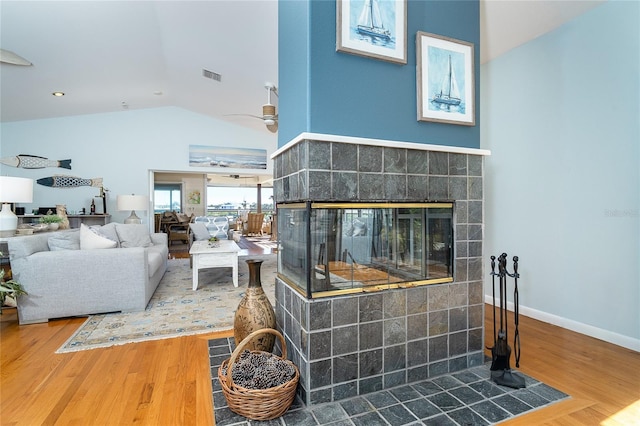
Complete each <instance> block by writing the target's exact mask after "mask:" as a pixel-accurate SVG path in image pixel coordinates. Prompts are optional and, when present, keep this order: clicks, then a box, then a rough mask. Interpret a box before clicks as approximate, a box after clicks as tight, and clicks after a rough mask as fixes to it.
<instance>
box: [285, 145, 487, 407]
mask: <svg viewBox="0 0 640 426" xmlns="http://www.w3.org/2000/svg"><path fill="white" fill-rule="evenodd" d="M483 155H485V152H484V151H481V150H472V149H462V148H450V147H442V146H433V145H421V144H409V143H401V142H392V141H378V140H368V139H356V138H347V137H340V136H327V135H313V134H304V135H303V137H301V138H299V139H296V140H294V141H292V142H291V143H289V144H287V145H286V146H285V147H283V148H281V149H280V150H278V151H277V152H276V153H275V154H274V156H273V158H274V160H275V179H274V197H275V201H276V203H277V206H278V210H277V211H278V215H277V217H278V240H279V245H280V248H279V251H278V256H279V259H278V262H279V269H278V278H277V282H276V318H277V323H278V329H279V330H280V331H281V332H282V334H283V335H284V336H285V339H286V341H287V345H288V352H289V354H290V358H291V359H292V361H293V362H294V363H296V365H298V367H299V368H300V386H299V391H298V392H299V396H300V397H301V399H302V401H303V402H304V403H305V404H307V405H314V404H319V403H325V402H329V401H338V400H342V399H346V398H350V397H353V396H356V395H363V394H367V393H371V392H375V391H379V390H382V389H388V388H392V387H395V386H398V385H401V384H405V383H410V382H415V381H419V380H424V379H427V378H430V377H434V376H437V375H441V374H445V373H451V372H455V371H459V370H462V369H466V368H469V367H473V366H479V365H481V364H482V363H483V360H484V355H483V347H484V345H483V336H484V330H483V325H484V324H483V306H484V305H483V284H482V277H483V262H482V230H483V215H482V212H483V192H482V180H483V176H482V170H483V164H482V158H483Z"/></svg>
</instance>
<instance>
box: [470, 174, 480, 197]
mask: <svg viewBox="0 0 640 426" xmlns="http://www.w3.org/2000/svg"><path fill="white" fill-rule="evenodd" d="M468 185H469V190H468V197H469V199H470V200H482V178H481V177H470V178H469V180H468Z"/></svg>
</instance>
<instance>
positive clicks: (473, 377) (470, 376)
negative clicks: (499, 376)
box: [452, 370, 485, 384]
mask: <svg viewBox="0 0 640 426" xmlns="http://www.w3.org/2000/svg"><path fill="white" fill-rule="evenodd" d="M452 376H453V377H455V378H456V379H458V380H460V381H461V382H462V383H466V384H469V383H474V382H479V381H481V380H484V379H485V378H484V377H480V376H478V375H477V374H475V373H473V372H471V371H468V370H465V371H460V372H458V373H454V374H452Z"/></svg>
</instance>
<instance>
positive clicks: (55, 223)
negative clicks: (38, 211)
mask: <svg viewBox="0 0 640 426" xmlns="http://www.w3.org/2000/svg"><path fill="white" fill-rule="evenodd" d="M60 222H62V218H61V217H60V216H58V215H57V214H48V215H44V216H42V217H41V218H40V223H46V224H47V225H49V229H50V230H52V231H55V230H56V229H58V227H59V226H60Z"/></svg>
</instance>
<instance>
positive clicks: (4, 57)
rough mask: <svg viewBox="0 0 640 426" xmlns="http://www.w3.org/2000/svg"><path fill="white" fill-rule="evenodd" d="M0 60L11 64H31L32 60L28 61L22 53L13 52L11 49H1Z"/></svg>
mask: <svg viewBox="0 0 640 426" xmlns="http://www.w3.org/2000/svg"><path fill="white" fill-rule="evenodd" d="M0 62H3V63H5V64H11V65H22V66H27V67H28V66H31V65H33V64H32V63H31V62H29V61H27V60H26V59H25V58H23V57H22V56H20V55H17V54H15V53H13V52H12V51H10V50H5V49H0Z"/></svg>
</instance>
